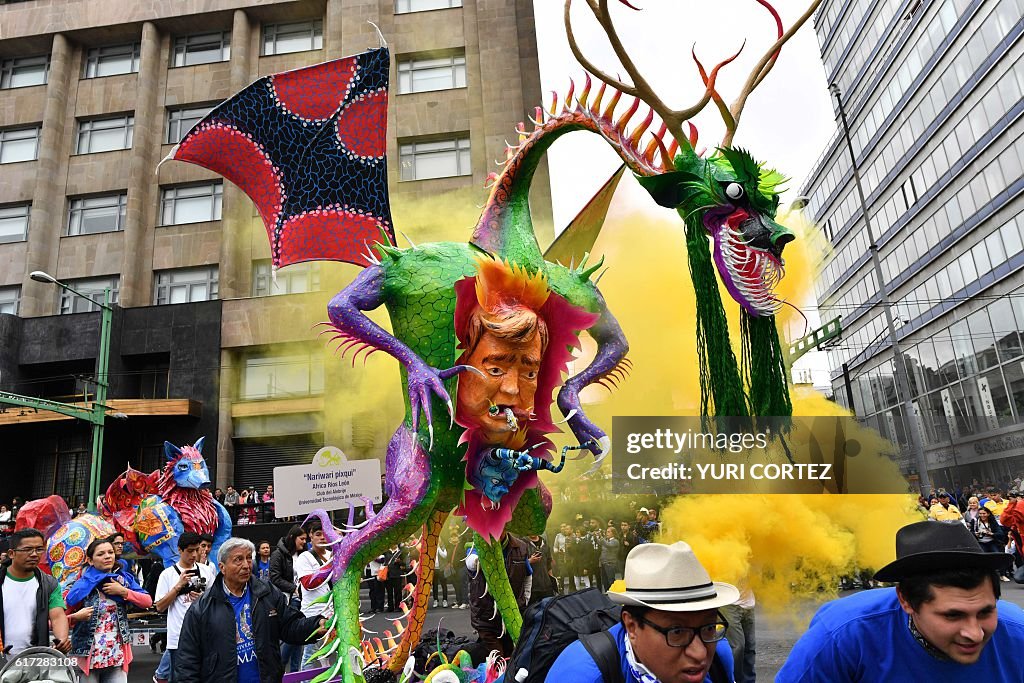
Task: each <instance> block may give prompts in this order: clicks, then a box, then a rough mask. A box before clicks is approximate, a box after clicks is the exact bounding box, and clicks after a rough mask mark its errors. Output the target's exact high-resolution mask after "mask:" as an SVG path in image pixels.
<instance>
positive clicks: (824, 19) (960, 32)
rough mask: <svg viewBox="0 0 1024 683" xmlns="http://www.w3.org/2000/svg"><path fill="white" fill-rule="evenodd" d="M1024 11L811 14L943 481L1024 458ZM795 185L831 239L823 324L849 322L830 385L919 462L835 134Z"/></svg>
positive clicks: (916, 7) (1003, 472) (845, 9)
mask: <svg viewBox="0 0 1024 683" xmlns="http://www.w3.org/2000/svg"><path fill="white" fill-rule="evenodd" d="M1022 14H1024V1H1022V0H1000V1H999V2H984V1H983V0H932V1H930V2H929V1H922V0H906V1H904V0H882V1H881V2H876V3H872V2H867V1H866V0H826V1H825V2H824V3H823V5H822V6H821V8H820V9H819V11H818V14H817V16H816V17H815V30H816V31H817V34H818V39H819V42H820V44H821V48H822V49H821V51H822V57H823V60H824V63H825V69H826V74H827V77H828V79H829V81H830V82H832V83H835V84H837V85H838V86H839V88H840V90H841V93H842V100H843V104H844V107H845V110H846V112H847V116H848V118H849V122H850V131H851V137H852V139H853V148H854V152H855V155H856V157H857V166H858V168H859V171H860V175H861V177H862V179H863V182H864V191H865V194H866V195H867V207H868V209H867V210H868V212H869V214H870V218H871V221H872V224H873V226H874V234H875V238H876V241H877V245H878V250H879V256H880V257H881V263H882V271H883V275H884V278H885V280H886V281H887V282H888V287H889V292H890V295H891V298H892V301H893V302H894V304H895V305H894V308H893V315H894V316H895V317H896V318H897V319H898V321H897V323H896V326H897V336H898V338H899V344H900V349H901V351H902V352H903V353H902V355H903V360H904V362H905V363H906V367H907V369H908V372H909V375H910V383H911V393H912V399H913V405H914V410H915V411H916V412H917V413H918V414H919V415H920V418H921V421H920V424H921V432H922V433H923V446H924V450H925V455H926V459H927V468H928V470H929V473H930V475H931V480H932V482H933V484H938V485H945V486H949V485H952V484H954V483H960V482H963V483H970V482H971V480H972V479H973V478H978V479H979V480H982V481H985V480H989V481H1006V480H1008V479H1011V478H1012V476H1017V475H1019V474H1020V473H1021V472H1024V364H1022V360H1024V358H1022V339H1024V288H1022V285H1024V273H1022V266H1024V244H1022V232H1024V213H1022V211H1024V199H1022V197H1021V191H1022V189H1024V177H1022V172H1021V168H1022V163H1024V141H1022V139H1021V135H1022V132H1024V120H1022V119H1021V112H1022V111H1024V102H1022V100H1021V93H1022V92H1024V63H1022V61H1021V60H1022V55H1024V41H1021V40H1020V36H1021V33H1022V32H1024V20H1022ZM801 194H803V195H806V196H807V197H809V205H808V208H807V210H808V211H810V212H811V215H812V216H813V218H815V219H816V221H817V222H818V223H819V224H820V225H821V226H822V229H823V230H824V231H825V235H826V236H827V238H828V239H829V240H830V241H831V244H832V247H833V249H834V252H833V253H832V254H830V255H829V256H828V258H826V259H825V261H824V262H823V264H822V268H823V275H822V277H821V278H820V280H819V282H818V285H817V286H818V289H817V292H816V294H817V298H818V302H819V305H820V308H821V319H822V321H823V322H824V321H828V320H831V319H833V318H835V317H837V316H842V321H843V326H844V328H845V332H844V335H843V340H842V343H841V344H840V345H838V346H837V347H835V348H833V349H832V350H830V351H829V354H828V357H829V364H830V367H831V371H832V385H833V389H834V392H835V397H836V399H837V400H838V401H839V402H841V403H843V404H844V405H848V406H849V404H850V402H851V398H850V397H852V406H850V407H852V408H853V409H854V410H855V412H856V414H857V416H858V417H859V418H861V419H863V420H865V421H866V422H867V423H868V424H870V425H871V426H873V427H874V428H876V429H877V430H878V431H880V432H881V433H882V434H883V435H886V436H888V437H889V438H890V439H892V440H893V442H894V443H896V444H898V445H899V447H900V453H899V454H897V457H898V459H899V461H900V464H901V466H902V467H903V468H904V469H905V471H906V472H908V473H910V474H914V473H915V471H916V461H915V459H914V457H913V456H912V453H911V448H910V446H909V439H908V434H907V424H906V421H905V417H906V416H905V415H904V414H903V409H902V398H901V397H899V396H898V395H897V384H896V382H895V380H894V370H895V364H894V359H893V353H892V348H891V346H890V342H889V334H888V331H887V327H886V324H885V318H884V315H883V310H882V308H881V306H880V305H879V301H880V297H879V291H878V287H877V285H876V280H875V277H874V272H873V269H872V265H871V259H870V254H869V250H868V246H869V239H868V235H867V231H866V230H865V223H864V220H863V216H862V215H861V210H860V202H859V199H858V196H857V192H856V188H855V186H854V181H853V176H852V174H851V168H850V159H849V154H848V151H847V148H846V145H845V143H844V142H843V140H842V137H841V134H837V136H836V138H835V139H833V141H832V142H831V143H830V144H829V146H828V147H827V148H826V149H825V151H824V152H823V154H822V156H821V159H820V161H819V163H818V164H817V166H816V167H815V169H814V171H813V172H812V173H811V174H810V175H809V176H808V179H807V181H806V182H805V186H804V187H803V188H802V189H801ZM844 363H845V364H846V366H847V368H848V377H849V382H848V381H847V379H846V376H844V373H843V371H842V368H843V364H844ZM1011 475H1012V476H1011Z"/></svg>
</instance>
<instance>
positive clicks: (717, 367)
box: [686, 214, 750, 417]
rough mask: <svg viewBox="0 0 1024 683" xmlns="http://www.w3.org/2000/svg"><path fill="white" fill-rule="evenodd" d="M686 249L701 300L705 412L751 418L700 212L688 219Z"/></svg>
mask: <svg viewBox="0 0 1024 683" xmlns="http://www.w3.org/2000/svg"><path fill="white" fill-rule="evenodd" d="M686 252H687V256H688V260H689V263H690V279H691V280H692V281H693V291H694V295H695V298H696V302H697V330H696V332H697V361H698V366H699V368H700V412H701V415H702V416H705V417H706V416H708V415H712V414H714V415H723V416H725V415H729V416H735V417H747V416H748V415H750V412H749V410H748V407H747V397H746V396H745V395H744V393H743V381H742V380H741V378H740V369H739V364H738V363H737V362H736V354H734V353H733V351H732V345H731V343H730V340H729V325H728V322H727V321H726V319H725V309H724V308H723V307H722V297H721V296H720V295H719V293H718V278H717V277H716V276H715V268H714V265H713V264H712V261H711V249H710V247H709V246H708V236H707V231H706V230H705V229H704V224H703V222H702V221H701V218H700V214H692V215H691V216H689V217H687V218H686ZM709 347H710V349H711V353H710V354H709V353H708V349H709ZM712 405H713V408H714V412H713V413H712V412H711V408H712Z"/></svg>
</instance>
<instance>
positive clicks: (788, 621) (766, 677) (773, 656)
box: [128, 583, 1024, 683]
mask: <svg viewBox="0 0 1024 683" xmlns="http://www.w3.org/2000/svg"><path fill="white" fill-rule="evenodd" d="M1003 599H1004V600H1009V601H1010V602H1013V603H1015V604H1017V605H1019V606H1021V607H1024V586H1020V585H1017V584H1015V583H1004V584H1003ZM816 607H817V603H814V602H812V601H805V602H802V603H799V604H798V605H795V606H794V609H793V610H791V611H789V612H787V613H786V614H776V615H766V614H764V613H763V612H762V611H760V610H759V611H758V614H757V677H758V680H761V681H771V680H772V679H773V678H774V676H775V673H776V672H777V671H778V670H779V668H780V667H781V666H782V663H783V662H784V661H785V660H786V655H787V654H788V653H789V650H790V648H792V647H793V643H795V642H796V639H797V638H798V637H799V635H800V633H802V632H803V628H804V626H805V625H806V623H807V621H808V620H809V619H810V617H811V615H812V614H813V613H814V610H815V609H816ZM386 616H394V615H386ZM438 622H440V623H441V626H442V628H445V629H449V630H451V631H454V632H455V633H456V634H457V635H467V636H470V637H472V636H473V635H474V632H473V629H472V627H471V626H470V625H469V610H456V609H442V608H438V609H431V610H429V611H428V617H427V626H426V629H428V630H429V629H432V628H436V627H437V625H438ZM365 626H366V628H368V629H370V630H373V631H378V632H380V633H383V632H384V631H385V630H387V629H391V630H394V627H393V625H392V624H391V623H390V622H389V621H388V620H387V619H386V618H385V617H384V616H381V615H377V616H374V617H372V618H371V619H369V620H368V621H366V622H365ZM159 659H160V657H159V655H155V654H152V653H151V652H150V651H149V648H136V650H135V661H134V662H133V663H132V670H131V673H130V674H129V675H128V680H129V682H130V683H147V682H148V681H150V680H151V677H152V675H153V671H154V669H156V665H157V662H158V661H159Z"/></svg>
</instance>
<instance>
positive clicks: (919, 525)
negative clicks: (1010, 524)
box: [875, 522, 1013, 582]
mask: <svg viewBox="0 0 1024 683" xmlns="http://www.w3.org/2000/svg"><path fill="white" fill-rule="evenodd" d="M1012 560H1013V558H1011V557H1010V556H1009V555H1007V554H1006V553H986V552H985V551H984V550H982V548H981V545H979V544H978V541H977V539H975V538H974V534H972V533H971V532H970V531H969V530H968V529H967V527H965V526H964V525H963V524H959V523H947V522H916V523H914V524H910V525H908V526H905V527H903V528H902V529H900V530H899V531H897V532H896V560H895V561H893V562H890V563H889V564H887V565H885V566H884V567H882V568H881V569H879V570H878V571H877V572H875V581H888V582H894V581H901V580H903V579H907V578H910V577H911V576H917V575H922V574H924V575H927V574H929V573H934V572H936V571H942V570H946V569H994V570H1000V569H1006V568H1008V567H1009V566H1010V562H1011V561H1012Z"/></svg>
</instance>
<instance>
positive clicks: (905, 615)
mask: <svg viewBox="0 0 1024 683" xmlns="http://www.w3.org/2000/svg"><path fill="white" fill-rule="evenodd" d="M896 558H897V559H896V560H895V561H894V562H891V563H890V564H888V565H886V566H885V567H882V568H881V569H880V570H878V572H877V573H876V574H875V580H876V581H886V582H895V583H896V587H895V588H882V589H876V590H869V591H865V592H863V593H858V594H855V595H851V596H849V597H845V598H841V599H839V600H834V601H832V602H829V603H827V604H825V605H823V606H822V607H821V609H819V610H818V613H817V614H816V615H815V616H814V619H812V620H811V624H810V626H809V627H808V630H807V632H806V633H805V634H804V635H803V636H802V637H801V638H800V640H798V641H797V643H796V645H794V647H793V650H792V652H790V655H789V658H788V659H787V660H786V663H785V664H784V665H783V667H782V670H781V671H779V674H778V676H777V677H776V678H775V681H776V683H826V682H827V683H846V682H851V683H853V682H856V681H864V682H865V683H866V682H870V683H886V682H888V681H892V682H894V683H895V682H899V683H903V682H905V681H965V682H966V681H971V682H974V681H986V682H987V681H992V682H994V681H1000V683H1011V682H1012V683H1022V682H1024V658H1022V657H1021V652H1022V651H1024V611H1022V610H1021V609H1020V608H1019V607H1017V606H1016V605H1014V604H1013V603H1009V602H1005V601H1002V600H999V592H1000V583H999V571H1000V570H1002V569H1005V568H1006V567H1007V566H1008V564H1009V562H1010V556H1009V555H1006V554H1005V553H986V552H985V551H984V550H982V549H981V546H980V545H979V544H978V542H977V540H975V538H974V535H973V534H972V533H971V532H970V531H968V530H967V528H966V527H964V526H963V525H962V524H942V523H939V522H931V521H929V522H917V523H915V524H911V525H909V526H905V527H903V528H902V529H900V530H899V531H898V532H896Z"/></svg>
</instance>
